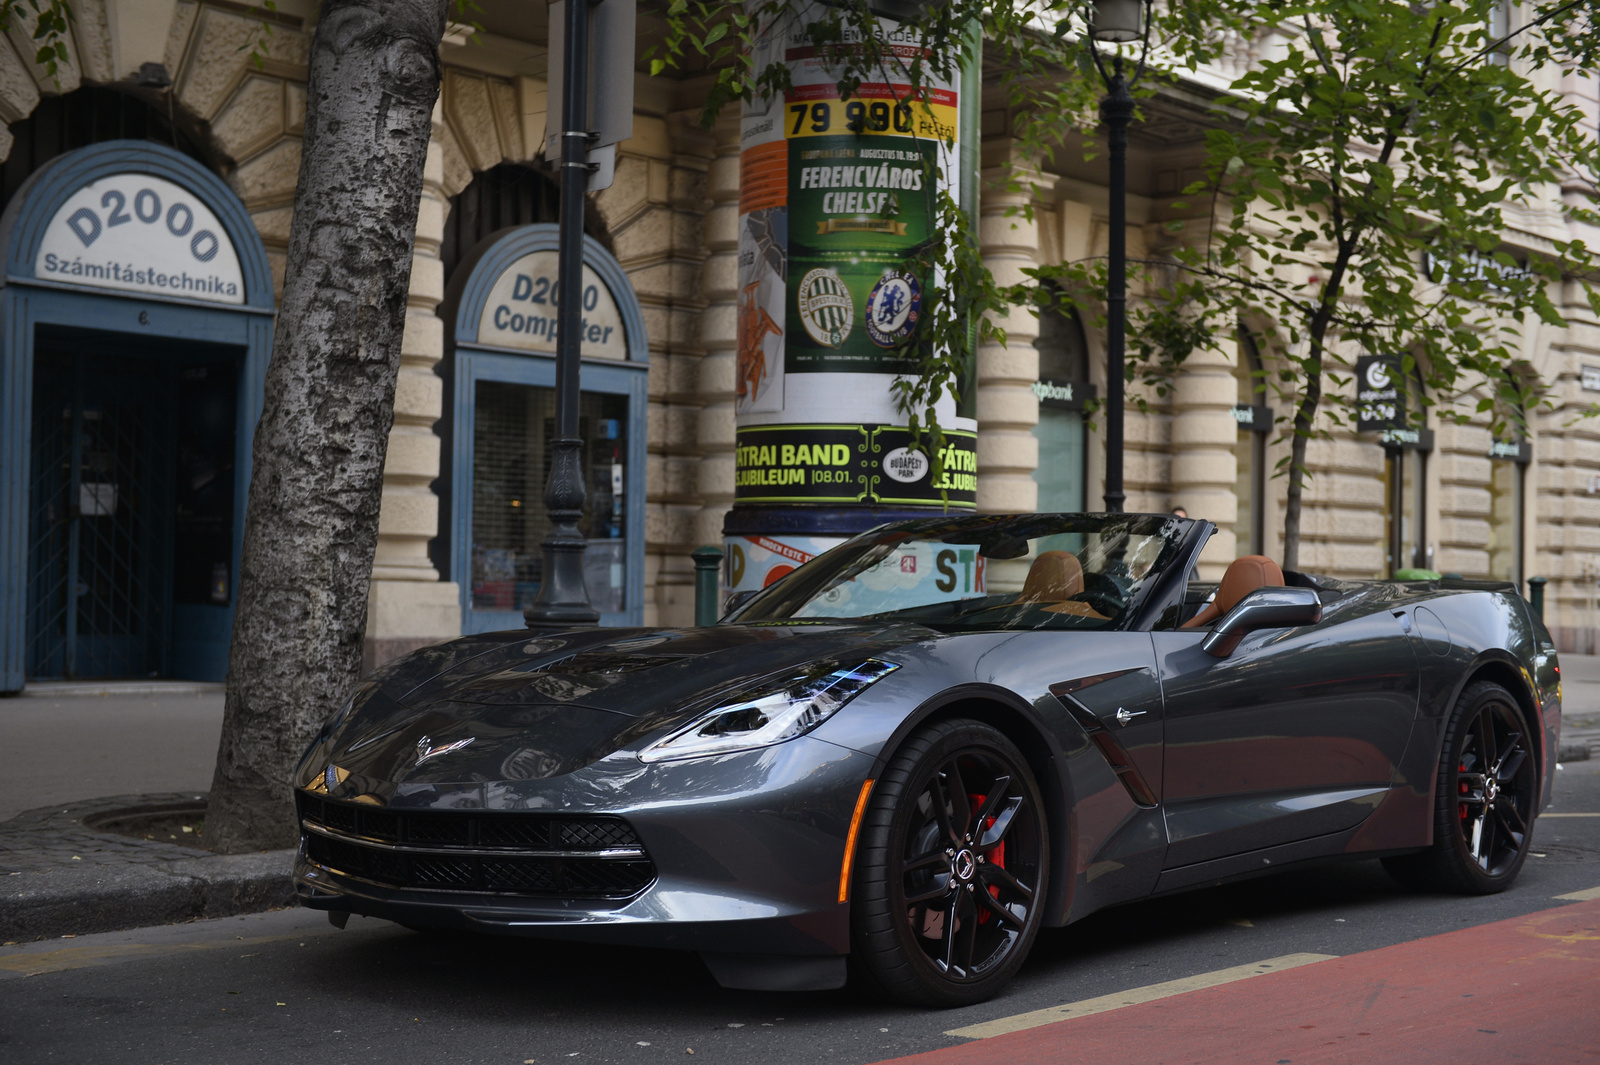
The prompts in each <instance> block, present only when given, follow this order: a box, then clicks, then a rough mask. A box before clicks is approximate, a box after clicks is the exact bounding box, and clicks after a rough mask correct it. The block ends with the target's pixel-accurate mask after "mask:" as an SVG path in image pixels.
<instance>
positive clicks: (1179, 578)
mask: <svg viewBox="0 0 1600 1065" xmlns="http://www.w3.org/2000/svg"><path fill="white" fill-rule="evenodd" d="M1092 521H1100V522H1103V523H1105V524H1106V525H1111V524H1113V523H1115V522H1130V523H1136V524H1135V528H1134V529H1133V530H1132V531H1135V532H1138V533H1139V534H1140V535H1159V534H1160V533H1161V530H1162V528H1163V527H1164V526H1166V525H1168V524H1169V523H1170V524H1171V525H1172V530H1171V533H1170V535H1169V536H1168V539H1169V540H1170V541H1171V542H1173V543H1174V544H1175V545H1176V546H1175V549H1174V551H1173V554H1172V556H1171V559H1170V561H1169V562H1168V563H1167V564H1166V565H1165V566H1159V565H1158V566H1156V567H1155V568H1154V569H1152V571H1151V573H1150V575H1149V576H1148V577H1147V578H1146V579H1144V580H1143V581H1141V582H1140V584H1139V586H1138V587H1137V588H1136V589H1135V590H1134V592H1133V594H1132V595H1131V596H1130V597H1129V599H1128V605H1127V607H1126V608H1125V609H1124V610H1123V611H1122V612H1121V614H1119V615H1118V617H1117V618H1116V619H1115V621H1114V623H1113V624H1111V625H1108V626H1106V627H1105V628H1103V629H1097V630H1081V631H1100V632H1140V631H1148V630H1149V629H1151V628H1152V627H1153V626H1154V624H1155V622H1156V620H1157V619H1158V618H1159V617H1160V616H1161V614H1162V611H1163V610H1165V609H1166V608H1167V607H1168V606H1169V605H1170V601H1171V600H1172V599H1173V598H1174V597H1175V596H1177V597H1181V596H1182V594H1183V590H1184V588H1185V586H1186V585H1187V583H1188V579H1189V572H1190V570H1191V569H1192V568H1193V566H1194V564H1195V562H1196V560H1197V559H1198V558H1199V554H1200V550H1201V549H1202V548H1203V547H1204V546H1205V542H1206V540H1207V539H1209V538H1210V535H1211V533H1212V532H1214V531H1215V529H1216V526H1215V525H1213V524H1212V523H1211V522H1209V521H1205V520H1201V519H1194V518H1180V517H1178V516H1176V515H1174V514H1111V513H1106V512H1081V513H1045V514H981V515H962V516H947V515H937V516H933V517H928V518H913V519H910V520H905V521H895V522H886V523H884V524H882V525H878V526H875V527H873V528H871V529H868V530H867V531H866V532H864V533H860V534H858V535H856V536H852V537H850V538H849V539H848V540H845V541H844V542H843V543H841V544H839V545H838V546H836V547H834V548H831V549H829V550H828V551H826V552H824V553H823V554H821V555H818V556H817V557H816V558H814V559H812V560H811V561H810V562H807V563H805V564H804V565H802V566H800V567H798V568H796V569H795V570H793V571H792V572H790V573H789V574H787V575H785V576H784V577H783V578H782V579H781V580H778V581H775V582H773V583H772V584H770V585H768V586H767V587H766V588H763V589H761V590H760V591H759V592H757V593H755V595H753V596H751V597H750V598H749V599H747V600H745V601H744V602H743V603H740V604H739V605H738V606H737V607H735V608H734V609H733V610H731V611H730V612H729V613H728V614H727V616H725V617H724V618H723V619H722V620H721V621H720V622H719V624H725V625H727V624H760V625H789V624H792V625H808V624H809V625H814V624H818V623H827V624H833V625H838V624H856V623H863V624H865V623H874V622H876V623H881V622H882V621H884V620H887V618H886V616H885V615H881V614H880V615H864V616H861V617H854V618H852V617H815V618H812V617H797V616H793V615H790V616H787V617H769V616H764V615H766V614H767V613H768V612H769V611H770V610H771V609H772V608H773V607H774V606H775V605H776V602H777V601H778V600H780V599H781V600H788V599H791V598H792V597H794V596H795V595H796V594H799V595H802V596H805V597H806V598H807V599H808V600H809V599H810V598H811V597H812V596H814V595H816V594H818V592H820V590H821V589H823V588H824V587H826V586H827V584H828V582H829V581H831V580H832V579H833V578H834V576H835V575H836V574H837V573H838V572H839V571H840V570H842V569H843V568H844V567H846V566H847V565H849V564H850V563H851V561H852V560H854V558H855V557H856V556H857V555H858V554H859V552H860V550H861V549H862V548H864V547H865V546H867V545H868V544H871V543H874V542H880V541H882V540H884V538H885V537H886V536H889V535H892V534H895V533H904V534H906V535H905V536H904V537H903V538H904V539H912V538H916V537H919V536H931V535H940V536H944V535H953V534H958V533H960V532H962V531H965V530H967V529H970V530H972V531H974V532H977V531H993V532H994V533H995V534H996V535H997V536H998V535H1011V536H1015V537H1021V538H1026V539H1033V538H1036V537H1033V536H1026V535H1025V534H1026V533H1028V532H1030V531H1031V532H1035V533H1038V534H1043V535H1048V534H1049V532H1048V530H1049V529H1050V527H1051V526H1052V525H1059V524H1060V523H1063V522H1070V523H1073V524H1078V525H1082V524H1083V523H1085V522H1092ZM1141 527H1142V528H1141ZM1058 531H1059V530H1058ZM848 548H854V550H846V549H848ZM808 570H810V572H809V573H808V572H807V571H808ZM797 581H798V585H797V583H796V582H797ZM808 588H809V591H808V590H807V589H808ZM908 620H909V619H908ZM911 623H914V624H920V623H921V622H911ZM962 631H968V632H972V631H986V630H984V629H983V627H982V626H981V625H975V626H973V627H971V628H963V629H962ZM992 631H997V632H998V631H1024V630H1015V629H1009V628H1008V627H1007V626H1004V625H995V626H994V627H993V630H992ZM1062 631H1068V630H1062Z"/></svg>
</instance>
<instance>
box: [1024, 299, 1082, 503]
mask: <svg viewBox="0 0 1600 1065" xmlns="http://www.w3.org/2000/svg"><path fill="white" fill-rule="evenodd" d="M1034 346H1035V347H1036V348H1037V349H1038V351H1039V379H1038V380H1037V381H1035V382H1034V383H1033V392H1034V395H1036V396H1038V397H1039V422H1038V424H1037V425H1035V426H1034V429H1033V436H1034V439H1036V440H1038V442H1039V464H1038V466H1037V467H1035V469H1034V471H1033V479H1034V482H1035V483H1036V484H1037V485H1038V486H1039V489H1038V503H1037V506H1036V509H1037V510H1038V511H1039V512H1040V513H1041V514H1050V513H1057V512H1060V513H1072V512H1075V511H1081V510H1083V506H1084V491H1083V485H1084V480H1085V478H1084V469H1085V461H1084V431H1083V405H1084V401H1085V400H1087V399H1088V398H1089V397H1090V396H1091V395H1092V394H1093V386H1092V385H1090V384H1089V380H1088V378H1089V374H1088V365H1089V352H1088V341H1087V340H1086V339H1085V335H1084V330H1083V322H1082V320H1081V319H1079V317H1078V313H1077V312H1076V311H1074V310H1072V309H1071V308H1067V309H1065V310H1058V309H1056V308H1053V307H1052V308H1047V309H1045V310H1043V311H1041V312H1040V313H1039V339H1038V340H1037V341H1035V342H1034Z"/></svg>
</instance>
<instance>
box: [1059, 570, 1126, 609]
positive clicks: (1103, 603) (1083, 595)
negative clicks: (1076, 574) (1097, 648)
mask: <svg viewBox="0 0 1600 1065" xmlns="http://www.w3.org/2000/svg"><path fill="white" fill-rule="evenodd" d="M1072 598H1073V599H1074V600H1075V601H1077V602H1079V603H1088V604H1089V605H1090V606H1092V607H1094V608H1095V610H1097V611H1099V612H1100V613H1102V614H1104V615H1105V616H1106V617H1108V618H1109V617H1115V616H1116V615H1118V614H1120V613H1122V612H1123V611H1124V610H1126V609H1128V597H1127V595H1125V594H1124V593H1123V590H1122V585H1121V584H1119V583H1117V581H1116V580H1115V579H1114V578H1112V577H1108V576H1106V575H1105V574H1104V573H1086V574H1084V577H1083V591H1081V592H1079V593H1078V594H1077V595H1075V596H1073V597H1072Z"/></svg>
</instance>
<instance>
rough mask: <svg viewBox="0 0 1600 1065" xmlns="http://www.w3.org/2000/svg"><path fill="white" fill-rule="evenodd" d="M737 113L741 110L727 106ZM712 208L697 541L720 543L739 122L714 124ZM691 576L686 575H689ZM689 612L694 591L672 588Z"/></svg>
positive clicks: (735, 348)
mask: <svg viewBox="0 0 1600 1065" xmlns="http://www.w3.org/2000/svg"><path fill="white" fill-rule="evenodd" d="M730 111H734V112H735V114H736V113H737V109H733V108H730ZM706 196H707V198H708V199H709V200H710V202H711V209H710V210H709V211H708V212H706V217H705V243H706V249H707V251H708V252H709V253H710V254H709V255H708V257H707V258H706V261H705V264H704V266H703V267H702V268H701V275H700V278H701V281H700V287H701V291H702V293H703V294H704V297H705V301H706V306H705V310H704V312H702V315H701V318H700V343H701V345H702V347H703V348H704V351H705V355H704V356H703V357H702V358H701V359H700V375H699V377H700V403H701V406H700V425H699V429H698V439H699V444H700V512H699V514H698V515H697V516H696V518H695V527H694V528H695V542H696V543H700V544H717V545H720V544H721V543H722V520H723V518H725V517H726V516H727V514H728V511H729V509H731V508H732V507H733V469H734V441H735V430H736V425H735V421H734V413H733V401H734V379H735V371H736V369H737V365H738V361H739V330H738V298H739V124H738V122H737V120H736V119H734V118H725V119H723V120H722V121H721V122H720V123H718V125H717V129H716V144H715V147H714V149H713V155H712V159H711V165H710V169H709V170H708V171H707V173H706ZM685 575H686V576H688V571H685ZM673 594H674V598H675V599H678V598H682V599H684V601H685V602H687V604H688V605H689V606H690V607H691V608H692V606H693V589H692V588H691V587H687V586H685V587H683V588H682V589H681V591H680V590H678V589H677V588H676V587H675V589H674V593H673Z"/></svg>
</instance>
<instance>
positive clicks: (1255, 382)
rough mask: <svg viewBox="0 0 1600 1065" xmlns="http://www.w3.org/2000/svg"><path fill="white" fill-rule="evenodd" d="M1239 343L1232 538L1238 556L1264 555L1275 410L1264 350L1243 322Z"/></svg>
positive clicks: (1239, 328) (1240, 325) (1236, 368)
mask: <svg viewBox="0 0 1600 1065" xmlns="http://www.w3.org/2000/svg"><path fill="white" fill-rule="evenodd" d="M1237 342H1238V351H1239V359H1238V364H1237V366H1236V367H1235V369H1234V379H1235V381H1236V382H1237V383H1238V389H1239V392H1238V399H1237V400H1236V406H1235V407H1234V408H1233V416H1234V418H1235V419H1237V420H1238V423H1239V436H1238V439H1237V441H1236V442H1235V446H1234V449H1233V455H1234V460H1235V462H1236V464H1237V470H1238V474H1237V478H1238V479H1237V480H1236V481H1235V483H1234V489H1233V491H1234V495H1235V497H1236V498H1237V499H1238V504H1239V506H1238V510H1237V511H1236V516H1235V518H1234V522H1233V535H1234V542H1235V544H1236V545H1237V546H1236V547H1235V551H1236V553H1237V554H1239V555H1261V554H1265V553H1266V549H1267V515H1266V510H1267V435H1268V434H1269V433H1271V432H1272V409H1271V408H1270V407H1268V406H1267V405H1266V404H1267V381H1266V378H1265V377H1264V376H1262V369H1261V349H1260V348H1258V347H1257V346H1256V341H1255V337H1254V336H1252V335H1251V333H1250V330H1249V329H1248V328H1246V327H1245V325H1244V323H1243V322H1240V323H1239V326H1238V332H1237Z"/></svg>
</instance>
